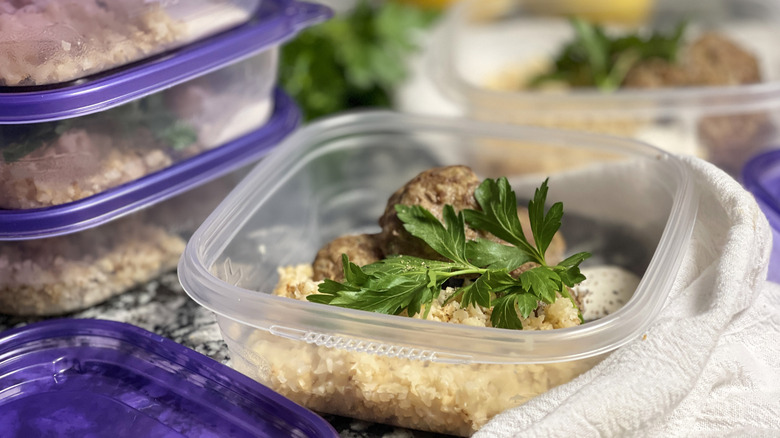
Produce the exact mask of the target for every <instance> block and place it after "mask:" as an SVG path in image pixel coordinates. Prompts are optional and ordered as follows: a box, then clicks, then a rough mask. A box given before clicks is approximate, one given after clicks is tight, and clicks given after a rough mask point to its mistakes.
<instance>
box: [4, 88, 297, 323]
mask: <svg viewBox="0 0 780 438" xmlns="http://www.w3.org/2000/svg"><path fill="white" fill-rule="evenodd" d="M275 102H276V108H275V110H274V113H273V115H272V116H271V118H270V119H269V120H268V122H267V123H266V124H265V125H264V126H263V127H261V128H259V129H256V130H255V131H252V132H251V133H249V134H247V135H245V136H242V137H240V138H239V139H237V140H234V141H232V142H230V143H227V144H225V145H223V146H221V147H218V148H215V149H212V150H210V151H207V152H205V153H203V154H200V155H198V156H195V157H192V158H190V159H188V160H184V161H182V162H179V163H177V164H174V165H172V166H171V167H169V168H167V169H165V170H163V171H161V172H158V173H155V174H153V175H148V176H146V177H143V178H140V179H137V180H135V181H133V182H131V183H128V184H125V185H122V186H120V187H116V188H114V189H110V190H108V191H105V192H102V193H100V194H98V195H95V196H92V197H89V198H85V199H82V200H79V201H75V202H71V203H69V204H64V205H59V206H55V207H50V208H44V209H35V210H0V313H3V314H16V315H52V314H61V313H65V312H70V311H76V310H80V309H84V308H86V307H89V306H91V305H94V304H97V303H99V302H101V301H103V300H105V299H107V298H109V297H111V296H114V295H117V294H119V293H122V292H124V291H125V290H127V289H130V288H132V287H133V286H135V285H136V284H140V283H143V282H146V281H149V280H151V279H152V278H154V277H156V276H157V275H159V274H160V273H162V272H164V271H168V270H171V269H173V268H175V267H176V263H177V262H178V259H179V257H180V255H181V253H182V251H184V245H185V243H186V241H187V238H188V237H189V236H190V234H191V233H192V232H193V231H194V230H195V229H196V228H197V226H198V225H199V224H200V222H201V221H202V220H203V219H205V217H206V216H207V215H208V214H209V213H210V212H211V211H212V210H213V209H214V207H216V205H217V204H218V203H219V202H220V201H221V200H222V199H223V198H224V197H225V196H226V195H227V193H228V192H229V191H230V189H231V188H232V187H233V186H234V185H235V183H236V180H237V179H238V178H239V176H240V175H241V173H235V172H242V171H241V170H240V168H242V167H245V166H247V165H249V164H251V163H254V162H255V161H257V160H258V159H259V158H260V157H262V156H264V155H265V154H266V153H267V152H268V151H269V150H271V149H272V148H273V147H275V146H276V144H277V143H278V142H279V141H280V140H281V139H282V138H284V136H285V135H287V134H288V133H290V132H291V131H292V130H293V129H295V127H296V126H297V124H298V121H299V119H300V113H299V111H298V108H297V107H296V106H295V103H294V102H292V101H291V100H290V98H289V97H287V96H285V95H284V94H283V93H281V92H276V97H275ZM231 172H234V173H231ZM225 175H227V176H225ZM207 182H208V184H205V183H207ZM169 198H170V199H169Z"/></svg>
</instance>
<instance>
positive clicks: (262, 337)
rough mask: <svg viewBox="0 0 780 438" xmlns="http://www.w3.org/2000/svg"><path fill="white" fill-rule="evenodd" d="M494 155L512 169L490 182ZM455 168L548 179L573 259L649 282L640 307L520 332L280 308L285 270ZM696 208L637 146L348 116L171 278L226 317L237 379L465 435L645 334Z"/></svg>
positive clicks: (317, 132)
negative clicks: (419, 182) (415, 184)
mask: <svg viewBox="0 0 780 438" xmlns="http://www.w3.org/2000/svg"><path fill="white" fill-rule="evenodd" d="M486 145H495V146H496V147H500V148H501V151H502V152H501V153H502V157H503V158H514V159H515V160H513V161H511V162H512V163H515V167H513V168H511V169H510V168H507V167H506V166H502V167H501V168H500V169H498V168H497V167H496V163H502V164H503V161H502V160H500V158H502V157H497V156H491V154H494V153H495V151H496V150H497V149H493V148H485V147H483V146H486ZM567 156H569V157H575V158H572V159H561V157H567ZM452 164H467V165H469V166H470V167H471V168H472V169H473V170H474V171H475V172H476V173H477V175H479V176H480V177H482V178H484V177H497V176H507V177H508V178H509V180H510V181H511V182H512V185H513V187H514V189H515V190H516V192H517V193H518V196H519V197H520V198H525V199H528V198H529V197H530V196H531V195H532V194H533V190H534V188H535V187H537V186H538V184H539V183H540V182H541V181H542V180H543V179H544V178H546V177H549V178H550V182H549V185H550V194H549V198H548V199H550V200H556V201H562V202H563V204H564V205H565V215H564V218H563V227H562V229H561V232H562V233H563V236H564V237H565V239H566V240H567V242H568V244H569V250H570V251H573V252H576V251H590V252H592V253H593V254H594V256H593V257H592V258H591V259H589V260H588V261H586V264H590V265H598V264H612V265H619V266H621V267H623V268H625V269H627V270H630V271H632V272H634V273H635V274H636V275H638V276H641V281H640V283H639V286H638V287H637V289H636V291H634V292H633V295H632V298H631V299H630V301H629V302H628V303H627V304H626V305H625V306H624V307H622V308H621V309H620V310H618V311H617V312H615V313H612V314H610V315H609V316H606V317H604V318H602V319H598V320H595V321H592V322H588V323H586V324H584V325H581V326H578V327H573V328H566V329H558V330H548V331H536V332H529V331H525V332H524V331H515V330H503V329H494V328H485V327H469V326H463V325H456V324H445V323H441V322H435V321H427V320H419V319H411V318H406V317H401V316H392V315H383V314H376V313H370V312H364V311H358V310H352V309H343V308H338V307H332V306H326V305H321V304H316V303H312V302H306V301H297V300H291V299H289V298H283V297H279V296H275V295H273V293H272V291H273V290H274V287H275V286H276V284H277V281H278V280H279V275H278V274H277V268H278V267H280V266H286V265H296V264H300V263H311V262H312V260H313V259H314V256H315V253H316V252H317V250H318V249H319V248H320V247H321V246H322V245H323V244H324V243H326V242H329V241H330V240H332V239H333V238H334V237H337V236H340V235H342V234H346V233H355V234H358V233H364V232H366V233H372V232H376V231H378V230H379V226H378V224H377V218H379V217H380V216H381V215H382V212H383V211H384V208H385V203H386V202H387V199H388V197H389V196H390V195H391V193H392V192H393V191H395V190H396V188H397V187H400V185H401V184H403V183H404V182H405V181H407V180H409V179H410V178H411V177H413V176H414V175H416V174H418V173H419V172H420V171H422V170H424V169H427V168H430V167H434V166H442V165H452ZM499 171H500V172H501V173H498V172H499ZM696 198H697V193H696V192H695V191H694V188H693V186H692V183H691V181H690V179H689V175H688V174H687V171H686V170H685V168H684V167H683V166H682V165H681V164H680V162H679V161H678V159H677V158H676V157H675V156H673V155H670V154H667V153H665V152H663V151H661V150H659V149H656V148H653V147H650V146H647V145H644V144H641V143H639V142H636V141H633V140H628V139H619V138H615V137H606V136H599V135H593V134H587V133H579V132H573V131H572V132H568V131H554V130H548V129H543V128H535V127H519V126H512V125H508V124H504V125H501V124H489V123H484V122H476V121H469V120H463V119H436V118H428V117H421V116H410V115H399V114H394V113H389V112H364V113H355V114H351V115H343V116H338V117H334V118H329V119H325V120H322V121H319V122H315V123H313V124H311V125H309V126H307V127H305V128H304V129H301V130H299V131H297V132H296V133H295V134H293V135H292V136H290V137H289V138H288V139H286V140H285V141H284V142H283V143H282V144H281V145H280V146H279V148H278V149H277V150H276V151H275V153H274V154H273V155H272V156H270V157H268V159H267V160H265V161H264V162H262V163H261V164H260V165H259V166H258V167H257V168H255V169H254V170H253V171H252V172H251V173H250V174H249V175H248V176H247V177H246V178H245V179H244V180H243V182H242V183H241V184H240V185H239V186H238V187H237V188H236V189H234V190H233V191H232V192H231V194H230V195H229V196H228V197H227V198H226V199H225V201H224V202H223V203H221V204H220V206H219V207H218V208H217V209H216V211H215V212H214V213H213V214H212V215H211V216H209V218H208V219H207V220H206V221H205V222H204V223H203V224H202V225H201V226H200V227H199V228H198V230H197V231H196V232H195V234H194V235H193V236H192V237H191V238H190V240H189V242H188V244H187V248H186V250H185V252H184V254H183V256H182V258H181V261H180V262H179V278H180V280H181V283H182V285H183V287H184V289H185V290H186V291H187V293H188V294H189V295H190V296H191V297H192V298H193V299H194V300H195V301H197V302H198V303H200V304H201V305H203V306H204V307H206V308H208V309H210V310H212V311H213V312H214V313H215V314H216V315H217V320H218V323H219V326H220V329H221V331H222V335H223V337H224V339H225V341H226V342H227V344H228V348H229V350H230V355H231V364H232V366H233V367H235V368H236V369H237V370H239V371H241V372H243V373H244V374H247V375H249V376H251V377H253V378H254V379H256V380H258V381H260V382H261V383H263V384H265V385H267V386H269V387H271V388H272V389H274V390H275V391H278V392H280V393H281V394H283V395H285V396H287V397H289V398H291V399H292V400H294V401H296V402H298V403H301V404H303V405H304V406H307V407H309V408H310V409H313V410H315V411H319V412H328V413H334V414H340V415H346V416H350V417H357V418H362V419H365V420H369V421H376V422H382V423H391V424H395V425H399V426H404V427H410V428H415V429H424V430H431V431H435V432H444V433H452V434H458V435H470V434H471V433H472V432H473V431H474V430H475V429H476V428H478V427H479V426H481V425H482V424H484V423H485V422H486V421H487V420H488V419H489V418H491V417H492V416H493V415H496V414H498V413H499V412H501V411H503V410H504V409H507V408H509V407H512V406H516V405H519V404H521V403H523V402H525V401H526V400H528V399H530V398H531V397H534V396H536V395H538V394H540V393H542V392H544V391H546V390H548V389H550V388H552V387H554V386H557V385H560V384H563V383H566V382H567V381H569V380H571V379H573V378H574V377H576V376H577V375H579V374H580V373H582V372H584V371H586V370H588V369H589V368H590V367H592V366H593V365H594V364H595V363H597V362H598V361H599V360H600V359H602V358H603V357H605V355H606V354H609V352H610V351H612V350H614V349H616V348H618V347H620V346H621V345H624V344H625V343H627V342H630V341H632V340H636V339H639V338H640V337H641V336H642V333H643V331H644V330H645V329H646V328H647V327H648V326H649V324H651V323H652V322H653V320H654V317H655V316H656V315H657V314H658V312H659V310H660V308H661V307H662V306H663V305H664V301H665V298H666V296H667V294H668V292H669V289H670V287H671V285H672V282H673V280H674V277H675V273H676V272H677V269H678V267H679V264H680V261H681V257H682V256H683V252H684V249H685V247H686V242H687V241H688V239H689V237H690V233H691V230H692V227H693V224H694V219H695V213H696V205H697V204H696ZM583 266H585V264H583Z"/></svg>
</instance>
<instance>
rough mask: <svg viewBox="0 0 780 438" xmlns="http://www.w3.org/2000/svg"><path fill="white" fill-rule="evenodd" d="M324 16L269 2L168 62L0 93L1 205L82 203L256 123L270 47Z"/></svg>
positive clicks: (272, 73)
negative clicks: (243, 20)
mask: <svg viewBox="0 0 780 438" xmlns="http://www.w3.org/2000/svg"><path fill="white" fill-rule="evenodd" d="M50 3H51V4H50V7H52V8H55V9H57V8H62V7H64V6H56V7H55V6H51V5H53V4H54V3H57V2H50ZM66 3H69V2H66ZM72 3H78V2H72ZM81 3H86V2H81ZM116 3H122V2H107V4H116ZM125 3H127V2H125ZM205 3H210V2H202V1H199V2H180V3H179V2H176V6H175V8H178V9H186V8H187V7H189V6H193V7H195V5H196V4H200V5H201V6H203V7H205ZM211 3H214V2H211ZM146 4H150V5H156V7H161V6H160V4H159V3H156V2H151V3H150V2H146ZM220 4H222V6H229V5H230V4H231V2H220ZM140 5H142V3H140V2H139V6H140ZM213 6H214V5H212V7H213ZM58 10H59V9H58ZM74 13H75V12H74ZM327 15H328V13H327V10H326V9H325V8H324V7H318V6H314V5H309V4H304V3H296V2H294V1H291V0H268V1H266V2H264V5H263V6H262V7H260V8H259V9H258V10H257V11H256V13H255V14H254V15H253V20H252V22H251V23H249V24H246V25H244V26H241V27H238V28H235V29H232V30H230V31H228V32H224V33H222V34H220V35H217V36H214V37H212V38H208V39H205V40H203V41H200V42H198V43H195V44H191V45H189V46H187V47H185V48H182V49H180V50H178V51H176V52H173V53H171V54H170V55H169V56H167V57H163V58H154V59H148V60H146V61H143V62H141V63H139V64H135V65H133V66H131V67H128V68H126V69H122V70H120V71H115V72H111V73H110V74H108V75H106V76H102V77H99V78H92V79H90V80H89V81H86V82H79V83H74V84H71V85H68V86H66V87H61V88H54V89H36V90H26V91H5V92H0V208H5V209H30V208H42V207H49V206H53V205H61V204H66V203H69V202H73V201H76V200H79V199H82V198H86V197H89V196H92V195H94V194H97V193H100V192H102V191H104V190H107V189H109V188H111V187H116V186H118V185H121V184H124V183H127V182H130V181H133V180H136V179H138V178H140V177H142V176H144V175H147V174H151V173H154V172H157V171H159V170H161V169H165V168H167V167H168V166H170V165H172V164H174V163H176V162H178V161H181V160H182V159H185V158H188V157H191V156H194V155H197V154H199V153H202V152H203V151H206V150H209V149H211V148H213V147H216V146H219V145H222V144H224V143H226V142H228V141H230V140H233V139H236V138H238V137H240V136H242V135H244V134H246V133H248V132H250V131H252V130H254V129H256V128H258V127H260V126H262V125H263V123H265V121H266V120H267V118H268V117H269V115H270V113H271V109H272V107H273V92H272V90H273V87H274V84H275V82H276V64H277V59H278V45H279V44H280V43H281V42H282V41H284V40H286V39H287V38H291V37H292V36H293V35H294V34H295V33H296V32H297V30H299V29H300V28H302V27H304V26H306V25H309V24H311V23H313V22H316V21H319V20H322V19H324V18H325V17H327ZM218 19H219V14H216V15H215V22H216V21H218ZM0 29H2V26H1V25H0Z"/></svg>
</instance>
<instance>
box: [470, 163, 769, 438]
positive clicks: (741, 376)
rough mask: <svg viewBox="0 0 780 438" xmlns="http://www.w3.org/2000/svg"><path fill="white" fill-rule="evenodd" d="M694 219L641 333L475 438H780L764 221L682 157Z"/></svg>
mask: <svg viewBox="0 0 780 438" xmlns="http://www.w3.org/2000/svg"><path fill="white" fill-rule="evenodd" d="M683 160H684V162H685V164H686V165H687V166H688V168H689V169H690V171H691V172H692V174H693V179H694V180H695V181H696V184H697V185H698V188H699V191H700V192H701V199H700V201H699V202H700V205H699V214H698V218H697V221H696V225H695V227H694V231H693V237H692V239H691V242H690V244H689V248H688V250H687V252H686V256H685V259H684V261H683V265H682V266H681V269H680V271H679V273H678V276H677V278H676V279H675V283H674V287H673V289H672V291H671V293H670V294H669V298H668V300H667V302H666V305H665V307H664V309H663V311H662V313H661V314H660V315H659V317H658V318H657V320H656V321H655V322H654V323H653V324H652V326H650V327H649V328H648V330H647V332H646V333H645V334H644V335H643V336H642V337H640V338H638V339H636V340H634V341H632V342H631V343H629V344H627V345H625V346H624V347H621V348H620V349H618V350H617V351H615V352H613V353H612V354H611V355H610V356H609V357H607V358H606V359H605V360H604V361H602V362H601V363H600V364H599V365H597V366H596V367H594V368H593V369H591V370H590V371H588V372H587V373H585V374H583V375H582V376H580V377H578V378H577V379H575V380H573V381H571V382H570V383H568V384H565V385H562V386H559V387H557V388H554V389H552V390H551V391H549V392H547V393H545V394H543V395H540V396H538V397H536V398H534V399H532V400H531V401H529V402H528V403H526V404H524V405H522V406H519V407H517V408H514V409H510V410H508V411H506V412H504V413H502V414H500V415H498V416H496V417H495V418H494V419H493V420H492V421H490V422H489V423H488V424H486V425H485V426H484V427H483V428H482V429H481V430H480V431H478V432H477V433H476V434H475V435H474V436H475V437H478V438H479V437H509V436H522V437H553V436H566V437H569V436H576V437H579V438H582V437H590V436H643V437H644V436H648V437H655V436H659V437H660V436H664V437H669V436H672V437H674V436H696V437H708V436H713V437H714V436H718V437H722V436H750V437H754V436H759V437H762V436H776V437H780V285H777V284H775V283H769V282H767V281H766V278H767V265H768V260H769V253H770V249H771V245H772V240H771V239H772V235H771V231H770V228H769V224H768V222H767V220H766V218H765V217H764V215H763V214H762V213H761V211H760V210H759V208H758V205H757V204H756V202H755V200H754V199H753V198H752V196H751V195H750V194H749V193H748V192H746V191H745V190H744V189H743V188H742V187H741V186H740V185H739V184H738V183H737V182H736V181H734V180H733V179H732V178H731V177H729V176H728V175H726V174H725V173H724V172H722V171H721V170H719V169H718V168H716V167H715V166H713V165H711V164H709V163H706V162H704V161H702V160H699V159H696V158H689V157H686V158H683Z"/></svg>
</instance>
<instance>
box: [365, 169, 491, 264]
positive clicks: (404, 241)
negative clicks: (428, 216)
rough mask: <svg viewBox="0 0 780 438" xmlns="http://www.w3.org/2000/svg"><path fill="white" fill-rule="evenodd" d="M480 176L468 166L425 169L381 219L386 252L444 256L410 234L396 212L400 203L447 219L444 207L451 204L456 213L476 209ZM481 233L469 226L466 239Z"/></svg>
mask: <svg viewBox="0 0 780 438" xmlns="http://www.w3.org/2000/svg"><path fill="white" fill-rule="evenodd" d="M477 186H479V178H477V175H476V174H475V173H474V172H473V171H472V170H471V169H470V168H468V167H466V166H448V167H434V168H432V169H428V170H426V171H423V172H422V173H420V174H419V175H417V176H416V177H414V178H413V179H412V180H411V181H409V182H408V183H406V184H405V185H404V186H403V187H401V188H400V189H398V190H397V191H396V192H395V193H393V195H392V196H390V199H389V200H388V201H387V207H386V208H385V213H384V214H383V215H382V217H381V218H379V226H381V227H382V250H383V251H384V253H385V254H387V255H390V254H404V255H411V256H416V257H423V258H427V259H441V256H439V254H437V253H436V252H435V251H433V250H432V249H431V248H430V247H429V246H428V245H427V244H426V243H425V242H423V241H422V240H420V239H418V238H416V237H413V236H412V235H410V234H409V233H408V232H407V231H406V230H405V229H404V227H403V224H402V223H401V220H400V219H398V214H397V213H396V211H395V205H396V204H402V205H420V206H422V207H425V208H426V209H428V210H429V211H430V212H431V213H433V215H434V216H436V218H438V219H439V220H443V216H442V210H443V209H444V206H445V205H447V204H449V205H452V207H453V208H454V209H455V211H456V212H458V211H460V210H463V209H467V208H470V209H476V208H478V206H477V201H476V200H475V199H474V190H475V189H476V188H477ZM476 237H477V233H476V232H475V231H474V230H471V229H468V228H467V229H466V238H467V239H472V240H473V239H475V238H476Z"/></svg>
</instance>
